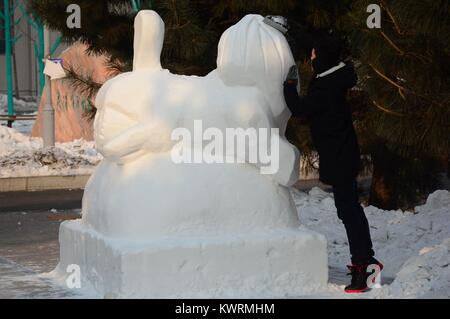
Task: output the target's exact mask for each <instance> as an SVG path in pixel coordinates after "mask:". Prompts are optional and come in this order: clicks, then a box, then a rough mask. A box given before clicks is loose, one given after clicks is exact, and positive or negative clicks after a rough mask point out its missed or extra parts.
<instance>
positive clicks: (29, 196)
mask: <svg viewBox="0 0 450 319" xmlns="http://www.w3.org/2000/svg"><path fill="white" fill-rule="evenodd" d="M82 197H83V190H52V191H44V192H7V193H0V213H2V212H16V211H31V210H45V209H48V210H50V209H52V208H56V209H75V208H80V207H81V198H82Z"/></svg>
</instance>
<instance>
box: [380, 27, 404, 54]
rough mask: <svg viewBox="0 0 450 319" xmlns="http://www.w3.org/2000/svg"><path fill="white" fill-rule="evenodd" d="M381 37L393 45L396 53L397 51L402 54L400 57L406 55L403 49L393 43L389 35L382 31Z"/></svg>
mask: <svg viewBox="0 0 450 319" xmlns="http://www.w3.org/2000/svg"><path fill="white" fill-rule="evenodd" d="M380 33H381V35H382V36H383V38H384V39H385V40H386V41H387V42H388V43H389V44H390V45H391V47H393V48H394V49H395V51H397V52H398V53H400V55H405V51H403V50H402V49H400V48H399V47H398V46H397V45H396V44H395V43H394V41H392V40H391V39H390V38H389V37H388V36H387V35H386V33H384V32H383V31H380Z"/></svg>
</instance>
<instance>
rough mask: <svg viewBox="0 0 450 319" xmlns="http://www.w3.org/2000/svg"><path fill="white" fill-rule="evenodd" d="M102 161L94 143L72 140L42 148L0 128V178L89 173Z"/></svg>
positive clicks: (15, 133) (19, 135)
mask: <svg viewBox="0 0 450 319" xmlns="http://www.w3.org/2000/svg"><path fill="white" fill-rule="evenodd" d="M101 159H102V156H101V155H100V154H99V153H97V151H96V150H95V148H94V142H92V141H91V142H88V141H84V140H76V141H73V142H70V143H56V146H55V148H51V149H43V148H42V139H40V138H31V137H30V136H28V135H25V134H22V133H20V132H18V131H17V130H16V129H10V128H8V127H6V126H0V167H1V170H0V178H2V177H20V176H48V175H83V174H91V173H92V172H93V170H94V168H95V166H96V165H97V164H98V163H99V161H100V160H101Z"/></svg>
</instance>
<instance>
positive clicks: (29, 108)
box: [0, 94, 38, 114]
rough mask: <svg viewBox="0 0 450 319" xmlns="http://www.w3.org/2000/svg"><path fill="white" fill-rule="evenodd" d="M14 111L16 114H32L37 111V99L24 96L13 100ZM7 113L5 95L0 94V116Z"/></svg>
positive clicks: (6, 98)
mask: <svg viewBox="0 0 450 319" xmlns="http://www.w3.org/2000/svg"><path fill="white" fill-rule="evenodd" d="M13 101H14V110H15V111H16V112H19V113H21V112H33V111H37V108H38V106H37V99H36V97H33V96H26V97H23V98H21V99H16V98H14V99H13ZM7 112H8V97H7V95H6V94H0V114H7Z"/></svg>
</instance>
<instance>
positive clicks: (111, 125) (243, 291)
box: [57, 11, 327, 297]
mask: <svg viewBox="0 0 450 319" xmlns="http://www.w3.org/2000/svg"><path fill="white" fill-rule="evenodd" d="M262 20H263V18H262V17H261V16H259V15H248V16H246V17H244V18H243V19H242V20H241V21H240V22H239V23H238V24H236V25H235V26H233V27H231V28H230V29H228V30H227V31H226V32H225V33H224V34H223V36H222V38H221V40H220V43H219V50H218V59H217V69H216V70H214V71H212V72H211V73H210V74H208V75H207V76H205V77H195V76H191V77H188V76H180V75H175V74H171V73H170V72H169V71H168V70H165V69H163V68H162V67H161V64H160V54H161V50H162V45H163V39H164V23H163V21H162V20H161V18H160V17H159V16H158V14H157V13H155V12H154V11H141V12H139V14H138V15H137V17H136V20H135V40H134V65H133V71H132V72H129V73H125V74H121V75H119V76H117V77H115V78H113V79H111V80H109V81H108V82H107V83H105V84H104V85H103V87H102V88H101V90H100V91H99V93H98V95H97V98H96V106H97V108H98V113H97V116H96V118H95V123H94V129H95V141H96V144H97V148H98V149H99V150H100V152H101V153H102V154H103V155H104V157H105V159H104V160H103V161H102V162H101V164H100V165H99V167H98V168H97V170H96V171H95V173H94V174H93V176H92V177H91V179H90V180H89V182H88V185H87V186H86V190H85V193H84V197H83V217H82V219H81V220H78V221H70V222H64V223H63V224H62V225H61V229H60V243H61V259H60V263H59V265H58V268H57V270H58V271H59V272H60V273H64V272H65V270H66V268H67V266H68V265H71V264H77V265H79V266H80V267H81V275H82V282H83V283H84V284H86V285H90V286H93V288H94V289H95V290H96V291H97V292H98V293H100V294H103V295H107V296H114V297H255V296H256V297H264V296H266V297H276V296H279V297H281V296H285V295H294V296H295V295H301V294H303V293H306V292H307V291H309V290H311V289H315V288H317V287H320V286H323V285H325V284H326V282H327V256H326V241H325V239H324V238H323V236H321V235H319V234H316V233H313V232H311V231H309V230H307V229H304V228H303V227H301V226H300V224H299V221H298V218H297V214H296V209H295V206H294V204H293V201H292V198H291V195H290V193H289V190H288V188H287V187H286V186H290V185H292V184H293V183H294V182H295V180H296V179H297V176H298V170H297V167H298V153H297V151H296V149H295V148H294V147H293V146H292V145H291V144H289V142H287V141H286V139H285V138H284V130H285V127H286V122H287V120H288V117H289V111H288V110H287V108H286V105H285V103H284V100H283V98H282V82H283V79H284V78H285V76H286V74H287V72H288V69H289V67H290V66H291V65H292V64H293V63H294V60H293V57H292V53H291V51H290V49H289V46H288V44H287V42H286V40H285V38H284V36H283V35H282V34H281V33H280V32H278V31H277V30H275V29H272V28H271V27H270V26H267V25H265V24H264V23H263V22H262ZM200 120H201V124H202V126H203V128H207V127H214V128H216V129H217V130H219V131H223V132H225V131H226V129H227V128H243V129H247V128H258V129H271V128H278V129H279V132H280V133H279V134H276V133H271V134H269V135H268V137H267V140H268V141H276V142H277V143H275V145H279V154H280V155H279V165H278V166H279V169H278V170H276V171H275V172H273V174H271V175H264V174H261V173H260V171H261V166H262V163H261V162H260V161H258V162H255V163H250V162H248V161H247V162H246V163H236V162H234V163H227V164H221V163H209V164H208V163H193V164H189V163H176V162H175V161H174V160H173V151H174V148H176V147H177V145H178V146H179V145H181V144H180V143H177V140H174V139H173V135H172V133H173V132H174V130H175V129H176V128H185V129H187V130H188V131H190V132H193V134H195V132H194V131H195V130H196V127H195V125H196V123H198V121H200ZM202 143H203V142H202ZM197 146H198V145H197ZM200 146H201V147H200V148H199V147H193V149H192V152H193V154H194V157H195V154H197V155H198V152H201V149H202V147H203V146H204V144H201V145H200ZM225 148H226V147H225ZM241 160H242V159H241ZM244 160H245V159H244Z"/></svg>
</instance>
